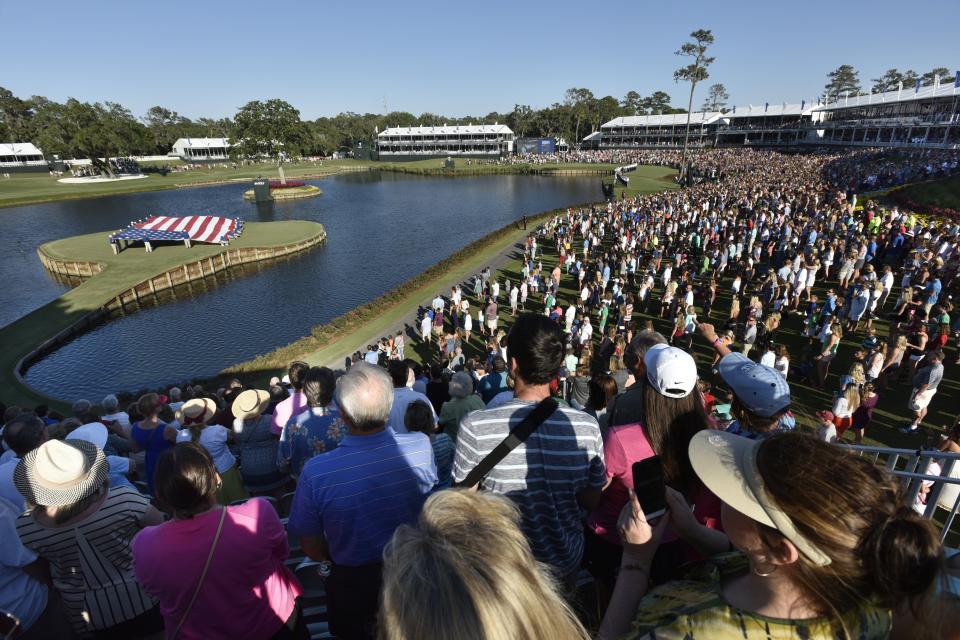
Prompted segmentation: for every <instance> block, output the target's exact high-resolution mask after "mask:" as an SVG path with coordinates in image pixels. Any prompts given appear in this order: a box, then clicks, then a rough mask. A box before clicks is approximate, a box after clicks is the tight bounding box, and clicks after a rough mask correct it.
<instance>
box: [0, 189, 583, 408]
mask: <svg viewBox="0 0 960 640" xmlns="http://www.w3.org/2000/svg"><path fill="white" fill-rule="evenodd" d="M311 183H312V184H316V185H317V186H319V187H320V188H321V189H323V191H324V193H323V195H321V196H320V197H318V198H311V199H307V200H300V201H292V202H286V203H281V202H276V203H272V204H268V205H256V204H253V203H248V202H245V201H244V200H243V199H242V198H241V194H242V192H243V190H244V189H246V188H247V187H246V186H245V185H223V186H216V187H206V188H200V189H185V190H177V191H159V192H152V193H143V194H133V195H126V196H111V197H106V198H97V199H91V200H78V201H65V202H56V203H50V204H41V205H31V206H26V207H17V208H11V209H0V251H2V252H3V255H5V256H6V259H5V260H3V261H0V282H5V283H17V285H16V286H7V287H0V324H7V323H9V322H11V321H13V320H15V319H16V318H18V317H20V316H22V315H23V314H25V313H28V312H29V311H31V310H33V309H35V308H37V307H40V306H42V305H43V304H45V303H47V302H49V301H51V300H54V299H55V298H57V297H58V296H59V295H60V294H61V293H63V292H64V291H66V290H67V288H68V285H67V284H64V283H60V282H57V280H55V279H54V278H53V277H52V276H51V275H49V274H48V273H47V272H46V271H45V270H44V269H43V267H42V266H41V265H40V262H39V259H38V258H37V256H36V252H35V248H36V247H37V246H38V245H40V244H42V243H44V242H47V241H49V240H54V239H57V238H61V237H64V236H70V235H76V234H81V233H91V232H96V231H108V230H112V229H117V228H120V227H123V226H125V225H126V223H127V222H129V221H130V220H131V219H136V218H140V217H143V216H144V215H148V214H161V215H186V214H197V213H206V214H216V215H228V216H235V217H239V218H242V219H244V220H250V221H257V220H259V221H270V220H288V219H307V220H316V221H319V222H321V223H323V225H324V226H325V227H326V230H327V234H328V239H327V242H326V243H325V244H324V245H322V246H320V247H318V248H316V249H313V250H310V251H308V252H307V253H304V254H302V255H300V256H297V257H294V258H292V259H287V260H283V261H280V262H277V263H274V264H272V265H270V266H262V265H261V266H259V267H258V266H248V267H247V268H245V269H243V270H242V271H239V272H237V271H234V272H230V273H229V274H227V275H224V276H221V277H219V278H218V282H217V284H213V283H209V282H208V283H207V284H203V285H199V286H197V285H194V286H193V288H192V292H186V291H184V290H182V289H181V290H178V291H177V293H176V295H175V296H167V297H166V298H165V299H164V301H163V302H162V304H157V305H155V306H152V307H151V308H147V309H145V310H143V311H139V312H135V313H132V314H129V315H126V316H123V317H120V318H117V319H114V320H112V321H109V322H106V323H104V324H102V325H99V326H98V327H95V328H94V329H92V330H91V331H89V332H87V333H85V334H84V335H82V336H80V337H78V338H77V339H75V340H73V341H72V342H70V343H68V344H67V345H65V346H63V347H61V348H60V349H59V350H57V351H55V352H54V353H51V354H50V355H48V356H47V357H45V358H43V359H42V360H40V361H39V362H37V363H36V364H34V365H33V366H32V367H31V368H30V369H29V370H28V372H27V375H26V380H27V382H28V383H29V384H30V385H31V386H33V387H35V388H37V389H39V390H42V391H44V392H46V393H49V394H51V395H54V396H56V397H61V398H71V399H75V398H81V397H84V398H91V399H97V398H100V397H102V396H103V395H104V394H106V393H110V392H114V391H118V390H121V389H129V390H135V389H138V388H141V387H147V386H151V387H152V386H158V385H162V384H166V383H169V382H171V381H179V380H184V379H189V378H193V377H206V376H212V375H215V374H216V373H217V372H219V371H221V370H222V369H223V368H224V367H226V366H228V365H231V364H234V363H236V362H241V361H244V360H248V359H250V358H253V357H255V356H257V355H258V354H261V353H266V352H268V351H270V350H272V349H273V348H275V347H278V346H281V345H284V344H288V343H290V342H292V341H294V340H296V339H297V338H299V337H301V336H303V335H306V334H307V333H309V331H310V328H311V327H312V326H313V325H316V324H321V323H324V322H326V321H328V320H330V319H332V318H334V317H336V316H338V315H341V314H343V313H345V312H347V311H349V310H350V309H352V308H354V307H356V306H357V305H360V304H363V303H365V302H367V301H369V300H372V299H373V298H376V297H377V296H379V295H381V294H383V293H385V292H386V291H389V290H390V289H392V288H394V287H395V286H397V285H398V284H400V283H402V282H403V281H405V280H407V279H408V278H410V277H412V276H414V275H416V274H418V273H420V272H422V271H423V270H425V269H426V268H428V267H430V266H431V265H433V264H435V263H436V262H438V261H439V260H442V259H443V258H445V257H447V256H449V255H450V254H452V253H453V252H455V251H456V250H458V249H460V248H461V247H463V246H465V245H467V244H469V243H470V242H472V241H474V240H476V239H478V238H480V237H482V236H484V235H486V234H487V233H489V232H491V231H493V230H495V229H497V228H499V227H502V226H503V225H505V224H507V223H509V222H510V221H513V220H516V219H518V218H519V217H520V216H521V215H523V214H524V213H527V214H532V213H537V212H540V211H544V210H548V209H554V208H558V207H564V206H569V205H573V204H579V203H583V202H588V201H595V200H598V199H600V196H601V194H600V185H599V180H598V179H597V178H596V177H563V178H561V177H556V178H552V177H540V176H484V177H475V178H423V177H414V176H405V175H401V174H393V173H353V174H344V175H340V176H333V177H330V178H327V179H324V180H319V181H311ZM104 242H106V239H104Z"/></svg>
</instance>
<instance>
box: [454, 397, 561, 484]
mask: <svg viewBox="0 0 960 640" xmlns="http://www.w3.org/2000/svg"><path fill="white" fill-rule="evenodd" d="M558 406H560V405H559V403H558V402H557V400H556V399H555V398H553V397H548V398H544V399H543V400H541V401H540V403H539V404H538V405H537V406H536V407H534V408H533V411H531V412H530V413H528V414H527V417H526V418H524V419H523V420H522V421H521V422H520V424H518V425H517V426H516V428H514V429H513V431H511V432H510V433H509V434H508V435H507V437H506V438H504V439H503V440H502V441H501V442H500V444H498V445H497V446H496V448H494V450H493V451H491V452H490V453H488V454H487V455H486V457H484V459H483V460H481V461H480V464H478V465H477V466H475V467H474V468H473V469H471V471H470V473H468V474H467V477H466V478H464V479H463V482H460V483H458V484H457V486H458V487H465V488H468V489H469V488H472V487H475V486H477V485H478V484H480V481H481V480H483V478H484V477H485V476H486V475H487V474H488V473H490V471H491V470H492V469H493V468H494V467H495V466H497V465H498V464H500V461H501V460H503V459H504V458H506V457H507V454H508V453H510V452H511V451H513V450H514V449H516V448H517V447H518V446H520V443H522V442H523V441H525V440H526V439H527V438H529V437H530V434H531V433H533V432H534V431H536V430H537V427H539V426H540V425H541V424H543V423H544V422H545V421H546V420H547V418H549V417H550V416H551V415H553V412H554V411H556V410H557V407H558Z"/></svg>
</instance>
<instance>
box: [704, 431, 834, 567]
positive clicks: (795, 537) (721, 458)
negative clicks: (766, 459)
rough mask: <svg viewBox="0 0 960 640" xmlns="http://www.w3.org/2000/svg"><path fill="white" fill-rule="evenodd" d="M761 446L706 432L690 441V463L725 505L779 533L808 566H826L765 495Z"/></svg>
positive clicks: (824, 558) (824, 559) (823, 558)
mask: <svg viewBox="0 0 960 640" xmlns="http://www.w3.org/2000/svg"><path fill="white" fill-rule="evenodd" d="M762 444H763V440H751V439H749V438H744V437H743V436H739V435H734V434H732V433H726V432H724V431H716V430H713V429H707V430H704V431H701V432H699V433H697V434H696V435H695V436H693V438H692V439H691V440H690V447H689V450H688V452H689V455H690V463H691V464H692V465H693V470H694V471H695V472H696V473H697V475H698V476H699V477H700V480H701V481H702V482H703V484H704V485H706V487H707V489H709V490H710V491H712V492H713V493H714V495H716V496H717V497H718V498H720V499H721V500H722V501H723V502H725V503H726V504H727V506H729V507H732V508H733V509H736V510H737V511H739V512H740V513H742V514H743V515H745V516H747V517H748V518H750V519H751V520H754V521H756V522H759V523H761V524H765V525H767V526H768V527H772V528H774V529H776V530H777V531H779V532H780V533H781V534H783V536H784V537H785V538H786V539H787V540H789V541H790V542H792V543H793V544H794V546H795V547H797V550H798V551H799V552H800V553H802V554H803V555H804V556H805V557H806V558H807V559H809V560H810V561H811V562H812V563H814V564H816V565H818V566H824V565H828V564H830V562H831V559H830V557H829V556H828V555H826V554H825V553H824V552H823V550H821V549H820V548H819V547H817V546H816V545H815V544H814V543H813V542H811V541H810V540H808V539H807V538H806V537H805V536H804V535H803V534H802V533H800V532H799V531H797V528H796V526H795V525H794V523H793V520H791V519H790V516H788V515H787V514H786V513H785V512H783V511H782V510H781V509H780V508H779V507H778V506H777V504H776V502H775V501H774V500H773V498H772V497H771V496H770V494H768V493H767V490H766V487H765V484H764V480H763V476H761V475H760V471H759V469H758V468H757V452H758V451H759V449H760V447H761V446H762Z"/></svg>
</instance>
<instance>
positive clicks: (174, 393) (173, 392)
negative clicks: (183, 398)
mask: <svg viewBox="0 0 960 640" xmlns="http://www.w3.org/2000/svg"><path fill="white" fill-rule="evenodd" d="M181 393H183V392H182V391H180V387H170V399H171V400H173V401H174V402H179V400H180V394H181Z"/></svg>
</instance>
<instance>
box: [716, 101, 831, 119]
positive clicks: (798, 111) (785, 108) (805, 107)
mask: <svg viewBox="0 0 960 640" xmlns="http://www.w3.org/2000/svg"><path fill="white" fill-rule="evenodd" d="M816 107H817V103H816V102H802V103H801V102H798V103H795V104H789V103H783V102H781V103H779V104H772V103H767V104H750V105H747V106H745V107H734V108H733V109H731V110H730V111H727V112H726V113H725V114H723V117H724V118H730V119H733V118H762V117H764V116H767V117H770V116H799V115H807V114H809V113H810V112H812V111H813V110H814V109H816Z"/></svg>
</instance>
